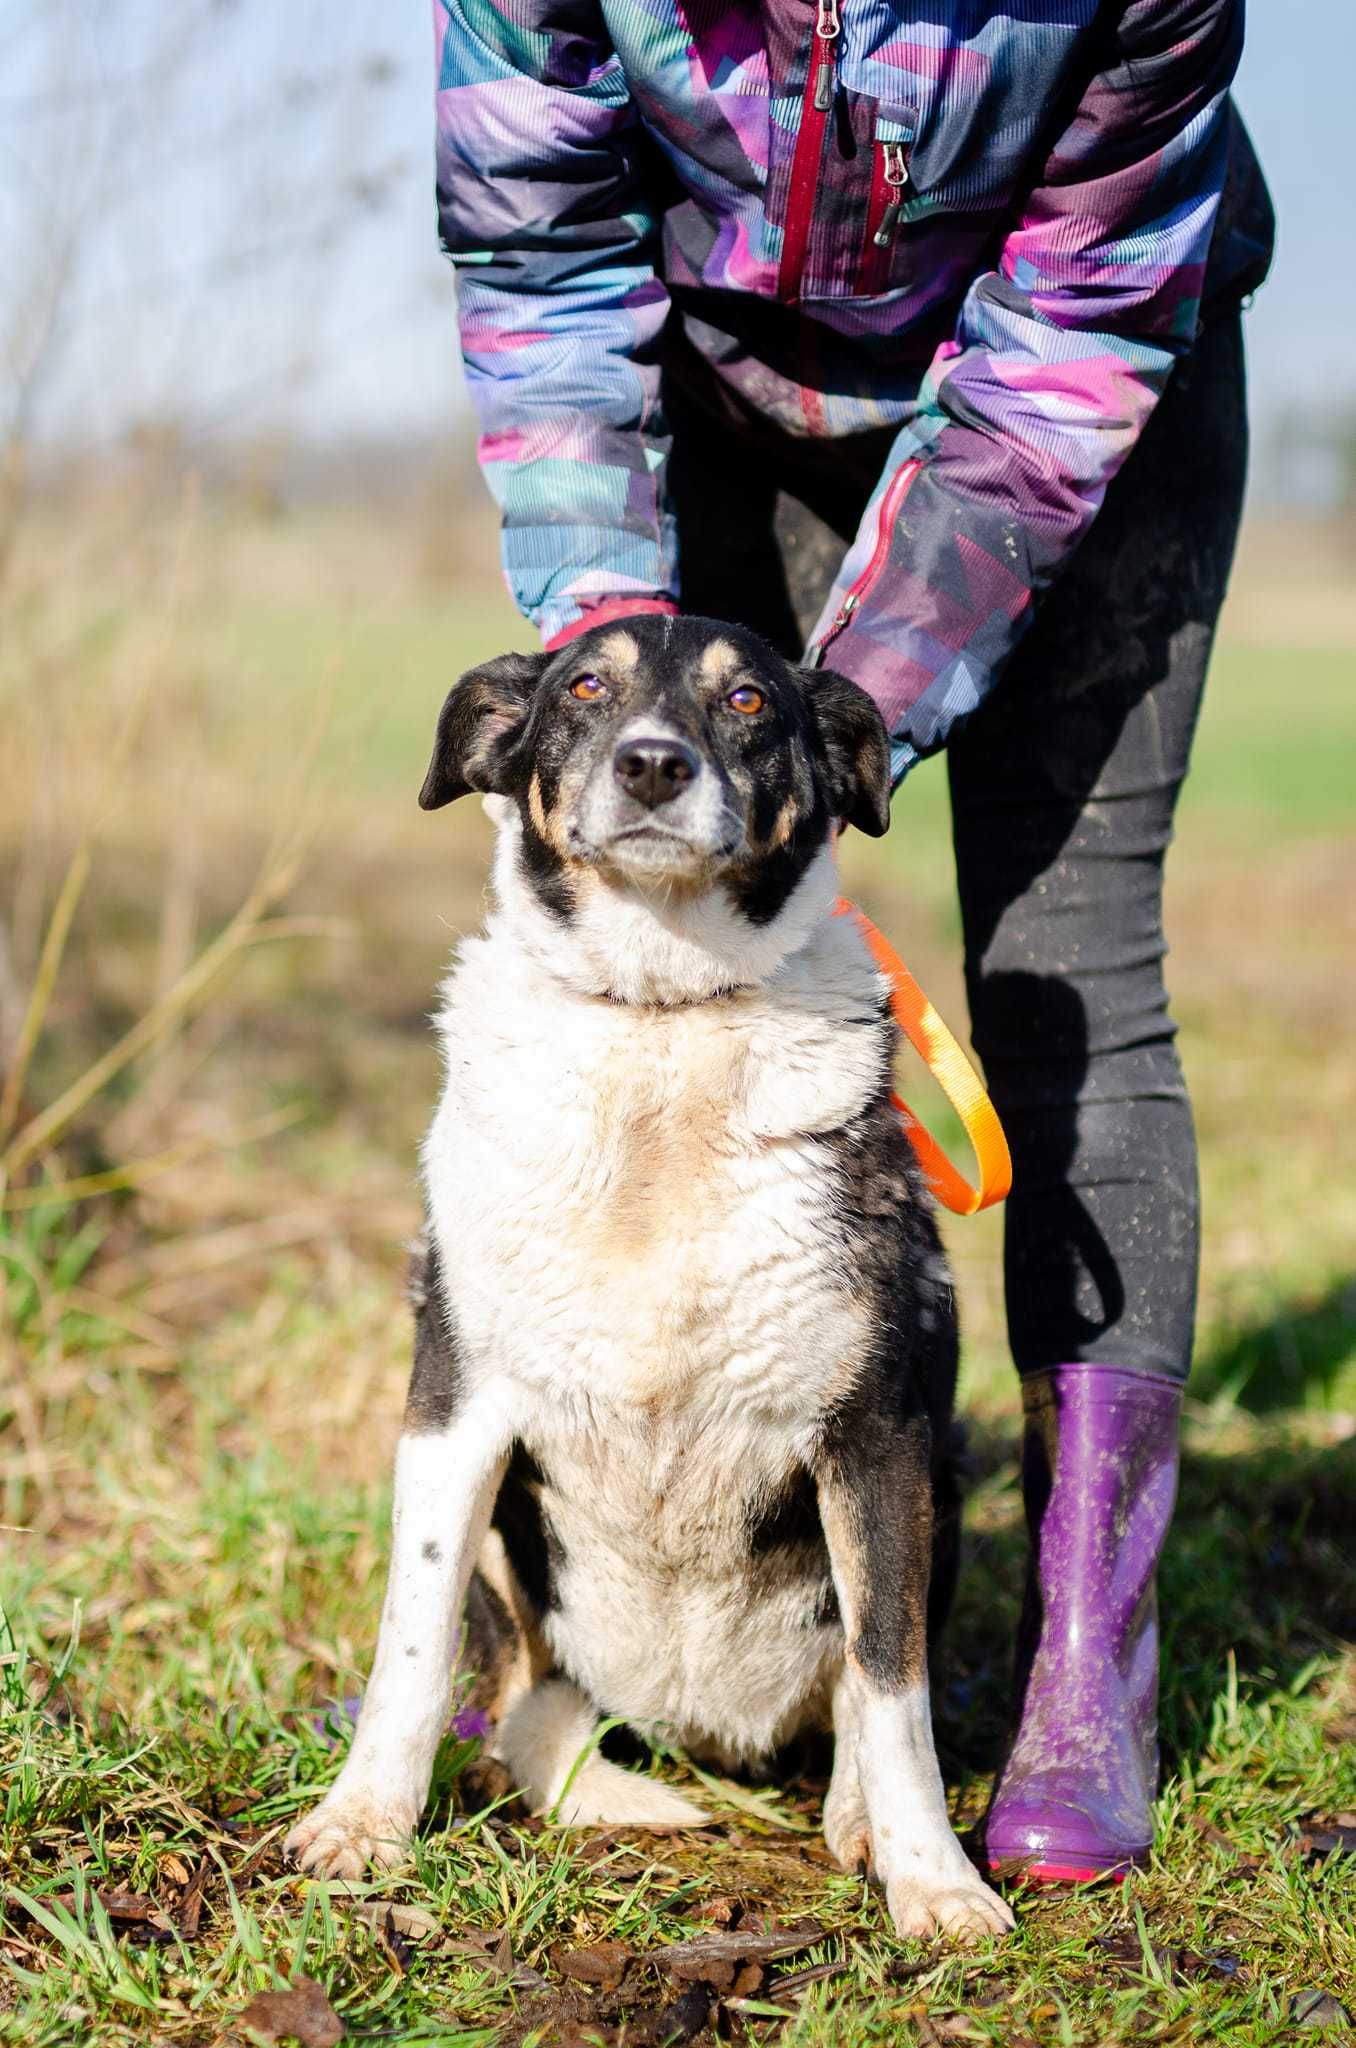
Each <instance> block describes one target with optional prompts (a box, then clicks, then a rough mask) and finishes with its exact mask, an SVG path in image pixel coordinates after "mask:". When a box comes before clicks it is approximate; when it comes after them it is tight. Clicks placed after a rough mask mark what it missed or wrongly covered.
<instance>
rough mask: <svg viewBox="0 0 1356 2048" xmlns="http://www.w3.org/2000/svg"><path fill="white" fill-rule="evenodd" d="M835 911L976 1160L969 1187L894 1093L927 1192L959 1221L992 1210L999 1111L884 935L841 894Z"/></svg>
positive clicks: (1004, 1187) (1007, 1176)
mask: <svg viewBox="0 0 1356 2048" xmlns="http://www.w3.org/2000/svg"><path fill="white" fill-rule="evenodd" d="M834 908H835V914H836V915H837V916H839V917H844V916H852V917H855V918H856V920H857V925H858V929H859V930H860V932H861V935H862V937H863V938H864V939H865V940H866V943H867V947H868V949H869V950H870V953H871V957H872V959H873V960H874V961H875V963H876V965H877V967H879V969H880V971H881V973H882V974H883V975H884V976H885V979H886V980H887V981H888V982H889V984H890V1007H891V1008H892V1009H893V1011H894V1013H895V1021H896V1022H897V1024H898V1025H899V1028H900V1030H901V1031H902V1032H903V1033H904V1036H905V1037H906V1038H907V1039H908V1041H909V1043H910V1044H911V1045H912V1046H913V1048H914V1050H915V1051H916V1052H918V1053H920V1054H921V1055H922V1057H923V1059H924V1060H925V1061H926V1063H927V1065H928V1066H929V1067H930V1068H931V1070H932V1072H933V1073H934V1074H935V1075H936V1077H937V1079H938V1081H939V1082H940V1083H941V1086H942V1088H943V1089H944V1091H945V1093H946V1095H947V1098H948V1100H949V1101H950V1103H951V1106H952V1108H953V1109H954V1110H955V1112H956V1114H957V1116H958V1117H959V1118H960V1120H961V1122H962V1123H963V1124H964V1126H965V1135H966V1136H967V1138H968V1139H969V1140H970V1143H971V1145H972V1146H973V1147H974V1154H975V1158H976V1159H977V1160H978V1162H979V1186H978V1187H977V1188H972V1187H971V1185H970V1183H969V1181H968V1180H967V1179H966V1178H965V1176H964V1174H963V1173H959V1172H958V1171H957V1170H956V1168H955V1167H954V1166H953V1165H952V1164H951V1161H950V1160H949V1159H948V1158H947V1156H946V1154H945V1152H943V1150H942V1148H941V1146H940V1145H939V1144H938V1143H937V1140H936V1139H935V1138H934V1137H933V1135H932V1133H931V1132H930V1131H928V1130H926V1129H925V1128H924V1126H923V1125H922V1124H921V1123H920V1122H919V1121H918V1118H917V1117H916V1116H915V1115H914V1113H913V1111H912V1110H911V1109H910V1108H909V1105H908V1103H907V1102H905V1101H904V1099H903V1097H902V1096H899V1095H892V1096H891V1098H890V1100H891V1101H892V1102H893V1103H894V1106H895V1108H896V1109H897V1110H898V1111H899V1114H900V1116H901V1118H902V1119H903V1122H904V1129H905V1130H906V1131H907V1133H908V1136H909V1143H910V1144H911V1145H912V1146H913V1149H914V1151H915V1152H916V1153H917V1155H918V1163H919V1165H920V1166H921V1167H922V1169H923V1173H924V1176H925V1178H926V1180H927V1183H928V1186H929V1187H930V1188H931V1189H932V1192H933V1194H934V1195H935V1196H936V1197H937V1200H938V1201H939V1202H941V1203H942V1204H943V1205H944V1206H945V1207H946V1208H948V1209H951V1210H953V1211H954V1212H955V1214H956V1215H957V1216H973V1215H974V1214H975V1212H976V1210H978V1209H989V1208H991V1207H992V1206H993V1204H994V1203H995V1202H1001V1201H1002V1200H1003V1198H1004V1196H1005V1195H1006V1194H1007V1193H1008V1190H1009V1189H1010V1188H1011V1186H1012V1155H1011V1153H1010V1152H1009V1151H1008V1141H1007V1139H1006V1138H1005V1137H1004V1136H1003V1126H1002V1124H1000V1123H999V1121H998V1112H997V1110H996V1109H995V1108H994V1106H993V1104H992V1103H991V1102H990V1100H989V1098H988V1096H987V1095H986V1094H985V1092H984V1087H983V1084H982V1083H981V1081H980V1078H979V1076H978V1074H977V1073H976V1072H975V1070H974V1068H973V1067H972V1066H971V1065H970V1062H969V1060H968V1059H966V1057H965V1054H964V1053H963V1052H962V1051H961V1049H960V1047H959V1046H958V1045H957V1043H956V1041H955V1039H954V1038H953V1037H952V1036H951V1033H950V1032H949V1031H948V1030H947V1028H946V1026H945V1024H944V1023H943V1022H942V1020H941V1018H940V1017H939V1016H938V1014H937V1012H936V1010H934V1009H933V1007H932V1004H931V1002H930V1001H929V1000H928V998H927V996H925V995H924V994H923V991H922V989H921V988H919V986H918V983H917V982H916V981H915V980H914V978H913V976H912V975H911V974H910V972H909V970H908V968H907V967H906V966H905V965H904V962H903V961H902V960H901V959H900V957H899V955H898V953H896V951H895V949H894V947H893V946H892V945H891V944H890V941H889V940H888V939H887V938H886V936H885V934H884V932H882V931H880V930H878V929H877V927H876V926H875V925H874V924H872V922H871V920H870V918H869V917H868V916H867V915H866V912H865V911H863V910H858V908H857V906H856V904H855V903H849V901H848V899H847V897H846V896H840V897H839V899H838V902H837V904H836V905H835V906H834Z"/></svg>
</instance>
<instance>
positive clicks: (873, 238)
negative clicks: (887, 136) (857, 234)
mask: <svg viewBox="0 0 1356 2048" xmlns="http://www.w3.org/2000/svg"><path fill="white" fill-rule="evenodd" d="M908 186H909V166H908V160H907V158H906V157H905V154H904V145H903V143H902V142H878V143H877V144H876V147H875V152H874V156H873V159H872V164H871V194H870V197H869V198H868V200H867V202H866V244H865V247H864V248H863V250H862V272H861V284H862V290H863V292H865V293H868V294H869V293H872V292H880V291H884V290H885V288H886V286H887V285H888V283H889V280H890V252H891V250H892V249H893V248H894V242H895V236H896V235H897V234H898V232H899V221H900V216H901V214H902V213H903V211H904V203H905V202H904V195H905V193H906V192H907V190H908Z"/></svg>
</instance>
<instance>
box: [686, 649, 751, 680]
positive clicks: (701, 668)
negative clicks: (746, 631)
mask: <svg viewBox="0 0 1356 2048" xmlns="http://www.w3.org/2000/svg"><path fill="white" fill-rule="evenodd" d="M743 665H744V661H743V656H742V655H741V654H740V652H739V649H738V648H737V647H736V646H735V645H734V643H733V642H732V641H730V640H713V641H712V642H711V643H710V645H709V646H708V647H704V648H703V649H702V658H701V660H700V661H699V662H698V664H697V674H698V676H699V677H700V679H701V681H702V682H704V683H711V684H713V685H714V684H718V683H724V682H728V681H729V679H730V677H731V676H732V675H735V674H737V672H738V671H739V670H740V669H741V668H742V667H743Z"/></svg>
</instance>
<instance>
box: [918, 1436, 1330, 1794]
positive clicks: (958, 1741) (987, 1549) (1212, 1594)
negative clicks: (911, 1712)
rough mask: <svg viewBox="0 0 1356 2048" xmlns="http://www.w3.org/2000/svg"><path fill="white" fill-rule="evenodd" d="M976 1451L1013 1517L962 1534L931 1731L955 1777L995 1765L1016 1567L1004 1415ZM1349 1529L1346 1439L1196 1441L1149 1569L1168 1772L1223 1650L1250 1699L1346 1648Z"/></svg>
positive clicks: (1202, 1737)
mask: <svg viewBox="0 0 1356 2048" xmlns="http://www.w3.org/2000/svg"><path fill="white" fill-rule="evenodd" d="M974 1452H975V1461H976V1466H977V1468H978V1471H979V1473H980V1474H982V1475H984V1483H985V1485H986V1490H987V1491H988V1492H989V1496H990V1503H991V1505H999V1504H1000V1503H1001V1501H1002V1499H1003V1494H1002V1488H1003V1484H1004V1481H1005V1480H1007V1481H1008V1482H1009V1483H1010V1485H1011V1489H1012V1491H1011V1500H1012V1512H1011V1514H1010V1515H1008V1516H1006V1517H1004V1518H1003V1519H1002V1521H1001V1524H1000V1525H999V1526H996V1527H994V1526H990V1527H988V1528H985V1529H983V1530H981V1531H979V1532H978V1533H974V1534H972V1535H971V1536H970V1538H969V1540H968V1541H967V1544H966V1549H965V1556H964V1563H963V1565H962V1571H961V1582H960V1587H959V1591H958V1595H957V1600H956V1606H955V1609H954V1611H953V1616H952V1621H951V1624H950V1626H949V1628H948V1630H947V1634H946V1637H945V1640H944V1646H943V1652H942V1657H941V1659H940V1670H939V1676H940V1679H941V1684H940V1686H939V1687H938V1692H937V1709H938V1730H937V1733H938V1742H939V1748H940V1751H941V1755H942V1763H943V1769H944V1771H945V1773H946V1776H947V1778H948V1781H949V1782H952V1783H955V1782H957V1781H959V1780H961V1779H962V1778H965V1777H969V1776H974V1775H977V1774H982V1773H987V1772H991V1771H993V1770H995V1769H997V1767H998V1765H999V1763H1000V1762H1001V1759H1002V1755H1003V1749H1004V1743H1005V1737H1006V1731H1007V1716H1008V1712H1009V1700H1010V1677H1011V1656H1012V1644H1013V1639H1014V1635H1015V1631H1016V1626H1017V1613H1018V1608H1019V1606H1020V1603H1021V1594H1022V1581H1023V1574H1024V1572H1025V1568H1026V1538H1025V1532H1024V1530H1023V1528H1022V1526H1021V1517H1020V1512H1019V1508H1018V1494H1017V1442H1016V1434H1015V1419H1014V1431H1013V1434H1012V1435H1011V1436H1010V1437H1007V1436H1005V1437H995V1436H989V1435H987V1434H986V1435H983V1436H978V1437H977V1441H976V1442H975V1444H974ZM995 1494H996V1495H997V1500H996V1501H995V1499H994V1495H995ZM986 1519H988V1520H989V1521H990V1522H992V1521H993V1520H994V1517H993V1516H992V1515H989V1516H987V1517H986ZM1354 1522H1356V1437H1352V1438H1349V1439H1348V1440H1347V1441H1346V1442H1345V1443H1342V1444H1338V1445H1336V1446H1329V1447H1321V1448H1318V1447H1313V1446H1299V1445H1296V1444H1293V1443H1287V1442H1286V1441H1285V1438H1284V1432H1283V1429H1282V1428H1281V1427H1279V1426H1278V1428H1277V1432H1276V1439H1275V1441H1274V1442H1273V1443H1270V1444H1267V1445H1266V1446H1264V1447H1258V1446H1257V1445H1255V1444H1254V1445H1251V1446H1250V1447H1249V1448H1248V1449H1247V1450H1246V1451H1243V1452H1241V1453H1234V1452H1230V1451H1228V1450H1226V1449H1224V1448H1222V1447H1221V1449H1219V1450H1218V1451H1216V1450H1213V1449H1212V1448H1210V1446H1209V1443H1208V1441H1203V1440H1202V1435H1201V1432H1199V1431H1197V1432H1195V1434H1194V1436H1193V1437H1192V1438H1191V1439H1190V1440H1189V1448H1188V1449H1187V1451H1186V1453H1185V1455H1184V1457H1183V1462H1182V1479H1181V1488H1180V1492H1179V1496H1178V1505H1177V1513H1176V1517H1175V1520H1174V1522H1173V1527H1172V1534H1171V1538H1170V1540H1169V1544H1168V1549H1167V1553H1166V1555H1165V1558H1164V1562H1163V1568H1162V1572H1161V1574H1160V1594H1159V1604H1160V1613H1161V1618H1162V1628H1163V1685H1162V1697H1161V1707H1160V1722H1161V1732H1162V1741H1163V1756H1164V1767H1165V1769H1166V1770H1168V1771H1172V1770H1174V1769H1176V1768H1177V1767H1178V1766H1179V1765H1180V1764H1181V1762H1182V1761H1183V1760H1184V1759H1187V1758H1194V1757H1197V1756H1199V1755H1201V1754H1202V1753H1203V1751H1204V1750H1205V1749H1206V1747H1207V1746H1208V1743H1209V1741H1210V1735H1211V1727H1212V1719H1213V1716H1214V1712H1215V1706H1216V1702H1217V1700H1218V1699H1219V1696H1220V1694H1221V1692H1222V1691H1223V1690H1224V1688H1225V1686H1226V1684H1227V1682H1228V1673H1229V1659H1230V1656H1231V1655H1232V1657H1233V1659H1234V1662H1235V1667H1236V1672H1237V1686H1238V1692H1239V1696H1240V1698H1243V1699H1246V1698H1248V1697H1249V1696H1257V1695H1262V1694H1268V1693H1271V1692H1274V1691H1277V1690H1278V1689H1285V1688H1288V1687H1290V1686H1292V1685H1293V1684H1294V1683H1295V1681H1296V1680H1297V1679H1298V1678H1300V1676H1301V1674H1302V1673H1303V1672H1304V1671H1305V1669H1306V1667H1308V1666H1309V1665H1311V1664H1312V1662H1313V1660H1314V1659H1315V1658H1316V1657H1322V1656H1324V1655H1328V1654H1331V1653H1332V1652H1333V1651H1334V1650H1335V1649H1336V1648H1337V1647H1338V1646H1339V1645H1341V1644H1342V1643H1343V1642H1351V1641H1352V1640H1356V1547H1354V1546H1353V1544H1352V1541H1351V1531H1352V1527H1353V1523H1354Z"/></svg>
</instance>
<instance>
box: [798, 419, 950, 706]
mask: <svg viewBox="0 0 1356 2048" xmlns="http://www.w3.org/2000/svg"><path fill="white" fill-rule="evenodd" d="M922 467H923V464H922V462H921V460H920V459H919V457H918V456H916V455H915V456H911V457H910V459H909V460H908V461H907V462H906V463H904V464H903V465H902V466H901V467H900V468H899V469H898V470H897V471H896V473H895V475H894V477H893V478H892V479H891V482H890V486H889V489H888V490H887V491H886V493H885V496H884V497H883V498H882V499H881V505H880V511H879V512H878V513H877V515H876V545H875V546H874V548H872V550H871V560H870V561H869V562H868V563H867V565H866V567H865V568H864V569H863V571H862V573H861V575H860V576H859V577H858V578H857V579H856V581H855V582H854V583H853V584H852V586H851V588H850V589H849V590H848V591H847V592H846V593H845V594H844V597H843V602H842V603H841V604H840V605H839V607H838V609H837V611H836V612H835V613H834V615H833V617H832V619H830V621H829V623H828V625H827V627H826V628H825V630H824V632H823V633H821V635H820V637H819V639H818V640H816V642H815V644H814V646H813V647H812V648H811V649H810V653H809V660H808V664H807V665H808V666H809V667H810V668H819V667H821V666H822V664H823V660H824V650H825V648H826V647H827V646H828V644H829V642H830V641H831V640H835V639H837V637H838V635H839V634H840V633H841V632H842V630H843V628H844V626H846V624H847V623H848V620H849V619H850V618H851V617H852V614H853V613H854V612H855V611H856V609H857V607H858V605H859V604H860V603H861V601H862V599H863V598H864V597H865V596H866V593H867V591H868V590H869V589H870V588H871V585H872V584H873V583H874V582H875V580H876V578H877V576H879V574H880V572H881V570H882V569H883V568H884V566H885V562H886V558H887V556H888V555H889V553H890V542H891V541H892V540H893V538H894V531H895V520H896V519H897V518H898V516H899V508H900V506H901V505H902V504H903V503H904V500H905V498H906V497H907V496H908V494H909V487H910V485H911V484H912V483H913V480H914V478H915V477H916V476H917V474H918V472H919V470H920V469H921V468H922Z"/></svg>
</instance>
